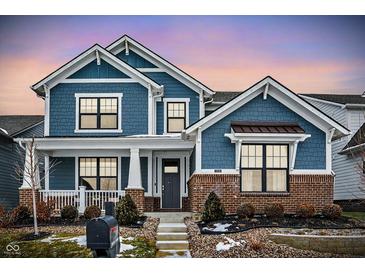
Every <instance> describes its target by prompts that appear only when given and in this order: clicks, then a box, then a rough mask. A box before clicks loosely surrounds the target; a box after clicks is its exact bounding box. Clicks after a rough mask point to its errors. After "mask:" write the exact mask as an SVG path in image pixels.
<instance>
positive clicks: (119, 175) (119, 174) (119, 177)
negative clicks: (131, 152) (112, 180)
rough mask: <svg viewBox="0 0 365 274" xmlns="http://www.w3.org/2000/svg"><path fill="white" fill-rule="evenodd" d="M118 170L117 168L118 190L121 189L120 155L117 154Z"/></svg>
mask: <svg viewBox="0 0 365 274" xmlns="http://www.w3.org/2000/svg"><path fill="white" fill-rule="evenodd" d="M117 166H118V170H117V174H118V178H117V180H118V186H117V190H118V192H120V191H122V174H121V173H122V156H120V155H119V156H118V165H117Z"/></svg>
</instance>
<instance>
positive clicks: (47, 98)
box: [43, 84, 50, 136]
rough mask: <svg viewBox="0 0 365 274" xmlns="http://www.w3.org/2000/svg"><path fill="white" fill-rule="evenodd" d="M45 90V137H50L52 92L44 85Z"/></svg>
mask: <svg viewBox="0 0 365 274" xmlns="http://www.w3.org/2000/svg"><path fill="white" fill-rule="evenodd" d="M43 89H44V97H45V100H44V105H45V113H44V136H49V124H50V123H49V117H50V92H49V88H48V87H47V85H46V84H44V85H43Z"/></svg>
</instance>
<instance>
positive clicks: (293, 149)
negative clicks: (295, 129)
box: [289, 141, 299, 170]
mask: <svg viewBox="0 0 365 274" xmlns="http://www.w3.org/2000/svg"><path fill="white" fill-rule="evenodd" d="M298 143H299V141H294V143H293V144H292V145H291V146H289V149H290V150H291V153H290V154H289V155H290V170H294V167H295V160H296V158H297V150H298Z"/></svg>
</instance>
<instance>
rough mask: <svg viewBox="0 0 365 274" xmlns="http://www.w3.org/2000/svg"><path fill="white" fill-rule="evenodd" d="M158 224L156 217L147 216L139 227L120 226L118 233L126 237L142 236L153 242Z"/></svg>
mask: <svg viewBox="0 0 365 274" xmlns="http://www.w3.org/2000/svg"><path fill="white" fill-rule="evenodd" d="M158 224H159V219H158V218H152V217H147V218H146V219H145V221H144V223H143V225H142V226H140V227H131V226H129V227H127V226H121V227H120V235H121V236H122V237H124V238H128V237H134V238H138V237H142V238H145V239H146V240H148V241H151V242H155V241H156V236H157V227H158Z"/></svg>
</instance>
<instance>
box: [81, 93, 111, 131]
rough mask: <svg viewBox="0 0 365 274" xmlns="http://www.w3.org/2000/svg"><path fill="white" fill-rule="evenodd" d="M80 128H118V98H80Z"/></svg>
mask: <svg viewBox="0 0 365 274" xmlns="http://www.w3.org/2000/svg"><path fill="white" fill-rule="evenodd" d="M79 109H80V112H79V128H80V129H118V98H80V99H79Z"/></svg>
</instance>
